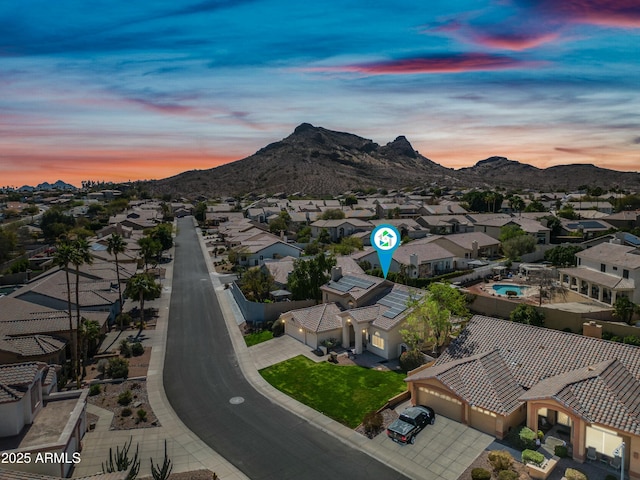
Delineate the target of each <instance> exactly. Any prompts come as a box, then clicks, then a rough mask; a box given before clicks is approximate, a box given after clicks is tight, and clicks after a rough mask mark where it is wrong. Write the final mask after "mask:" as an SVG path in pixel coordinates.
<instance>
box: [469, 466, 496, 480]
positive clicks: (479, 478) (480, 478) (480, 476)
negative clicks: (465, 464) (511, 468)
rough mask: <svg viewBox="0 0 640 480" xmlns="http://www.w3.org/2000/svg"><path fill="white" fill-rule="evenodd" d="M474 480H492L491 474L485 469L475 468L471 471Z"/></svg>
mask: <svg viewBox="0 0 640 480" xmlns="http://www.w3.org/2000/svg"><path fill="white" fill-rule="evenodd" d="M471 478H472V480H491V472H490V471H489V470H485V469H484V468H474V469H473V470H471Z"/></svg>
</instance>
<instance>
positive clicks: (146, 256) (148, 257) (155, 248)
mask: <svg viewBox="0 0 640 480" xmlns="http://www.w3.org/2000/svg"><path fill="white" fill-rule="evenodd" d="M138 245H140V256H141V257H142V261H143V262H144V269H145V270H147V266H148V265H149V264H153V265H155V264H157V263H158V260H159V258H160V254H161V253H162V244H161V243H160V242H159V241H158V240H156V239H155V238H152V237H150V236H146V237H142V238H141V239H139V240H138Z"/></svg>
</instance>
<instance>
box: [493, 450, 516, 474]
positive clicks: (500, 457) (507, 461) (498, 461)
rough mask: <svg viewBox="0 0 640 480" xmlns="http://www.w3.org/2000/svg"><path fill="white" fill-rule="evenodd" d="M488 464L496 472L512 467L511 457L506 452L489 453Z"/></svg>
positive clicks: (494, 451)
mask: <svg viewBox="0 0 640 480" xmlns="http://www.w3.org/2000/svg"><path fill="white" fill-rule="evenodd" d="M489 463H491V466H492V467H493V469H494V470H495V471H496V472H500V471H502V470H509V469H511V466H512V465H513V457H512V456H511V454H510V453H509V452H507V451H506V450H492V451H490V452H489Z"/></svg>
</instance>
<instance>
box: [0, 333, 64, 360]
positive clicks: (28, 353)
mask: <svg viewBox="0 0 640 480" xmlns="http://www.w3.org/2000/svg"><path fill="white" fill-rule="evenodd" d="M65 345H66V342H65V341H64V340H60V339H58V338H54V337H51V336H49V335H28V336H24V337H3V338H0V350H5V351H8V352H13V353H17V354H18V355H20V356H22V357H34V356H38V355H47V354H50V353H55V352H58V351H60V350H62V349H63V348H64V347H65Z"/></svg>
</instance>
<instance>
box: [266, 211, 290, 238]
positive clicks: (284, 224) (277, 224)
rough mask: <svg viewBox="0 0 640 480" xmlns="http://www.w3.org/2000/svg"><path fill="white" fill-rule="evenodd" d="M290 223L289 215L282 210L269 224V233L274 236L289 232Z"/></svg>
mask: <svg viewBox="0 0 640 480" xmlns="http://www.w3.org/2000/svg"><path fill="white" fill-rule="evenodd" d="M290 223H291V215H289V213H287V212H286V211H285V210H282V211H281V212H280V213H279V214H278V216H277V217H276V218H274V219H273V220H271V221H270V222H269V231H270V232H271V233H275V234H278V233H280V232H281V231H283V232H286V231H287V230H289V224H290Z"/></svg>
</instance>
